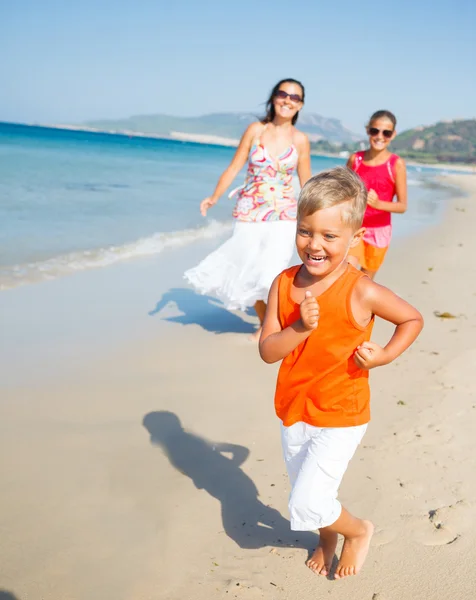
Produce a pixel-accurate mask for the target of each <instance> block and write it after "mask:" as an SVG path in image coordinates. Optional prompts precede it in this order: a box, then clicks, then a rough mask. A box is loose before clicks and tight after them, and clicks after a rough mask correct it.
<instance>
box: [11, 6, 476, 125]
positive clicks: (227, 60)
mask: <svg viewBox="0 0 476 600" xmlns="http://www.w3.org/2000/svg"><path fill="white" fill-rule="evenodd" d="M475 28H476V2H474V0H453V1H452V2H451V1H447V0H444V1H443V0H434V1H433V2H429V1H428V2H424V1H421V0H420V1H418V0H396V1H389V0H386V1H382V2H376V1H373V2H370V1H367V0H354V1H352V2H351V1H348V0H342V1H338V0H334V1H330V0H329V1H325V2H324V1H321V0H306V1H301V0H295V1H289V0H288V1H286V2H284V1H282V0H274V1H267V0H254V1H249V0H242V1H241V2H231V1H228V0H221V1H217V0H200V1H199V0H176V1H175V2H173V1H170V0H169V1H168V2H163V1H162V0H155V1H151V0H135V2H132V1H130V2H124V1H122V0H116V1H115V2H112V1H110V0H95V1H93V0H82V1H81V2H79V1H76V2H74V1H73V0H63V1H56V2H55V1H52V0H15V2H12V1H10V0H0V52H1V56H2V60H1V61H0V81H1V82H2V92H1V94H0V120H7V121H17V122H39V123H53V122H55V123H59V122H63V123H65V122H70V123H71V122H81V121H83V120H86V119H94V118H108V117H110V118H119V117H127V116H130V115H133V114H152V113H168V114H177V115H199V114H204V113H207V112H227V111H243V110H246V111H253V112H260V110H261V109H262V103H263V102H264V101H265V100H266V97H267V95H268V93H269V90H270V89H271V87H272V86H273V85H274V83H275V82H276V81H277V80H279V79H281V78H282V77H294V78H297V79H300V80H302V81H303V83H304V84H305V86H306V110H307V111H310V112H316V113H319V114H321V115H324V116H327V117H337V118H339V119H341V120H342V121H343V122H344V124H346V125H347V126H349V127H350V128H351V129H353V130H354V131H360V130H361V129H362V127H363V126H364V123H365V122H366V119H367V118H368V116H369V115H370V114H371V113H372V112H373V111H374V110H377V109H380V108H388V109H390V110H392V111H394V112H395V113H396V115H397V117H398V120H399V128H400V129H405V128H408V127H413V126H415V125H421V124H430V123H433V122H435V121H438V120H441V119H451V118H463V117H474V116H475V115H476V76H475V59H476V42H475V35H474V31H475Z"/></svg>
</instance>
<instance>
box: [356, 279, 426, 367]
mask: <svg viewBox="0 0 476 600" xmlns="http://www.w3.org/2000/svg"><path fill="white" fill-rule="evenodd" d="M354 302H355V303H357V305H359V312H360V311H364V312H367V311H368V313H369V314H374V315H376V316H377V317H380V318H381V319H384V320H385V321H389V322H390V323H393V324H394V325H395V326H396V327H395V332H394V334H393V335H392V337H391V339H390V341H389V342H388V343H387V344H386V345H385V347H384V348H382V347H381V346H379V345H378V344H375V343H374V342H364V343H363V344H362V345H361V346H359V348H357V350H356V352H355V355H354V359H355V362H356V363H357V365H358V366H359V367H360V368H362V369H372V368H374V367H380V366H382V365H388V364H389V363H391V362H392V361H393V360H395V359H396V358H397V357H398V356H400V354H402V353H403V352H405V350H406V349H407V348H408V347H409V346H410V345H411V344H413V342H414V341H415V340H416V338H417V337H418V335H419V334H420V332H421V330H422V329H423V317H422V316H421V314H420V313H419V312H418V311H417V309H416V308H414V307H413V306H412V305H411V304H408V302H405V300H402V298H400V297H399V296H397V295H396V294H394V293H393V292H392V291H390V290H389V289H387V288H385V287H383V286H381V285H379V284H378V283H375V282H374V281H371V280H370V279H368V278H367V277H365V278H362V280H361V281H360V282H359V284H358V285H357V286H356V290H355V300H354V299H353V301H352V307H353V308H354Z"/></svg>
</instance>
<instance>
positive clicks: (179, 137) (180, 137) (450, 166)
mask: <svg viewBox="0 0 476 600" xmlns="http://www.w3.org/2000/svg"><path fill="white" fill-rule="evenodd" d="M7 124H9V125H22V126H27V127H41V128H45V129H58V130H62V131H78V132H85V133H97V134H105V135H114V136H123V137H129V138H144V139H151V140H168V141H176V142H186V143H190V144H200V145H204V146H220V147H224V148H236V147H237V146H238V144H239V140H238V139H235V138H228V137H223V136H219V135H212V134H210V135H208V134H198V133H197V134H195V133H185V132H181V131H172V132H170V134H168V135H167V134H155V133H146V132H141V131H133V130H128V129H120V130H115V129H98V128H96V127H90V126H88V125H68V124H41V123H7ZM311 156H317V157H321V158H334V159H340V160H347V158H348V157H343V156H340V155H339V153H337V154H322V153H319V152H313V151H311ZM405 162H406V163H407V165H408V166H412V167H420V168H425V169H434V170H452V171H459V172H464V173H475V174H476V164H475V165H466V164H462V163H420V162H414V161H409V160H407V159H405Z"/></svg>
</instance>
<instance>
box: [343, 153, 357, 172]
mask: <svg viewBox="0 0 476 600" xmlns="http://www.w3.org/2000/svg"><path fill="white" fill-rule="evenodd" d="M354 160H355V152H354V154H351V155H350V156H349V158H348V159H347V163H346V165H345V166H346V167H347V168H348V169H352V167H353V166H354Z"/></svg>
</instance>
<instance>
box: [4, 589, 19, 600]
mask: <svg viewBox="0 0 476 600" xmlns="http://www.w3.org/2000/svg"><path fill="white" fill-rule="evenodd" d="M0 600H18V599H17V597H16V596H14V595H13V594H12V593H10V592H7V591H6V590H0Z"/></svg>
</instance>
